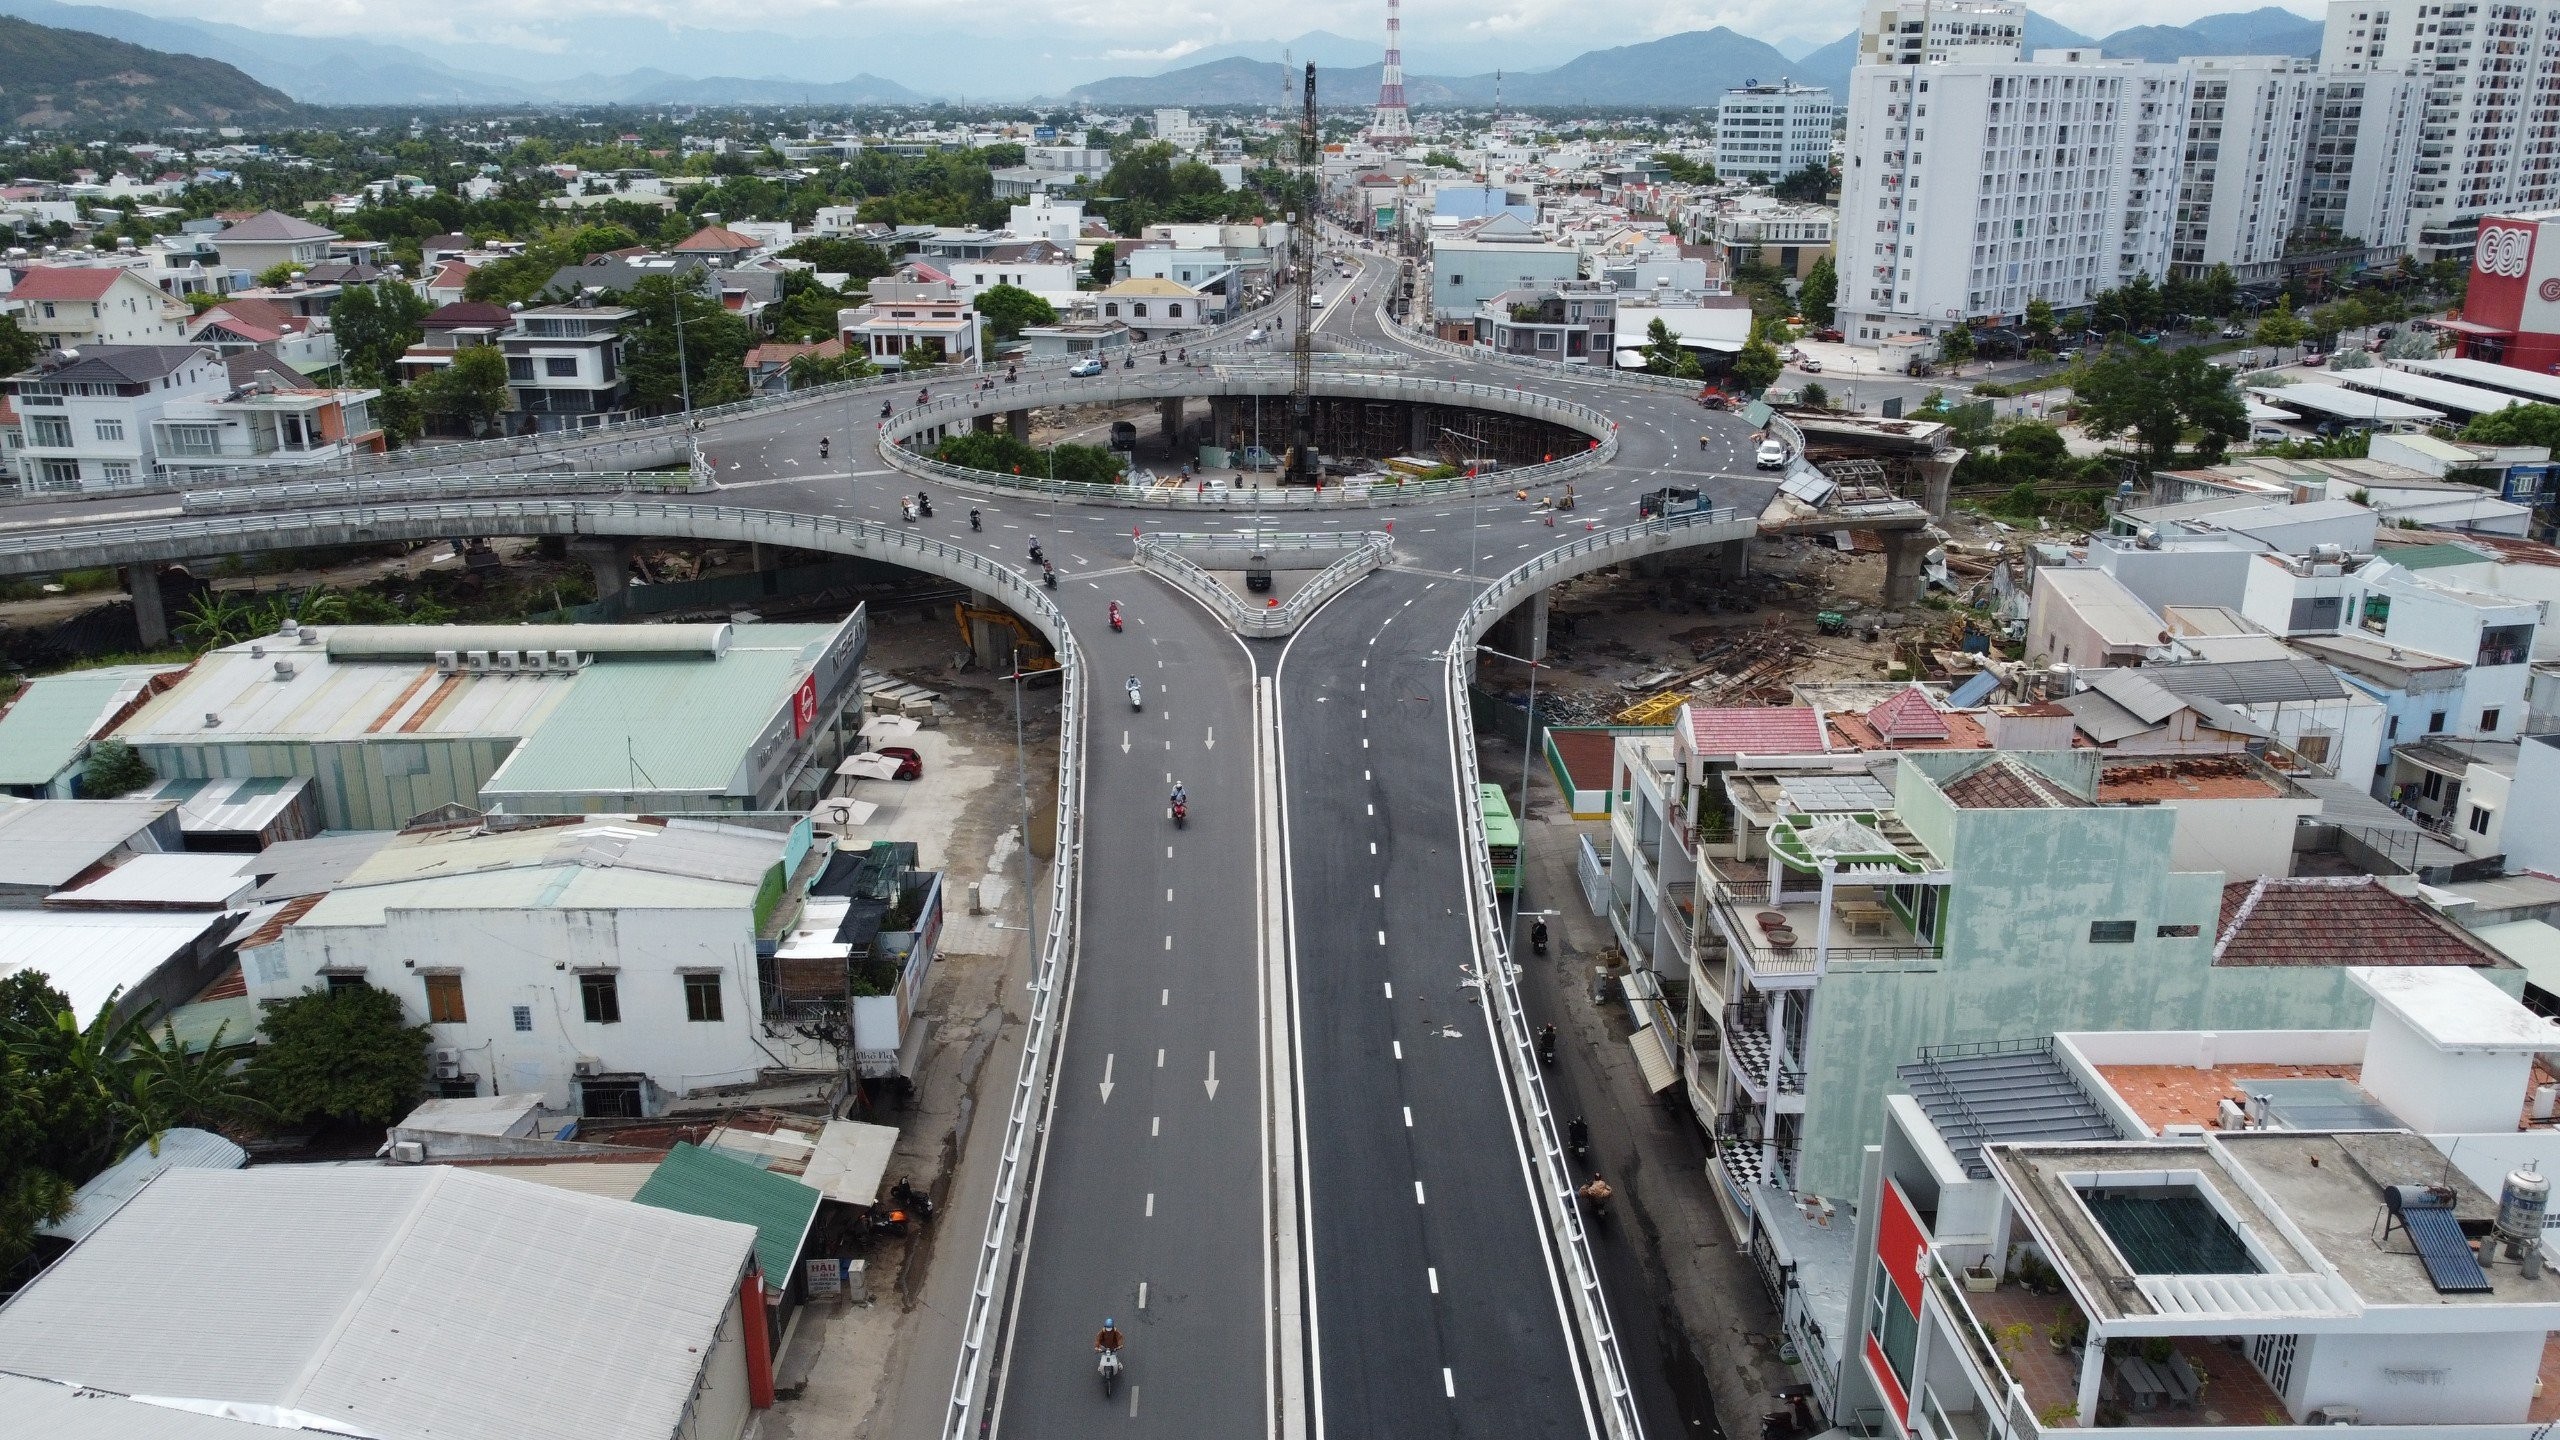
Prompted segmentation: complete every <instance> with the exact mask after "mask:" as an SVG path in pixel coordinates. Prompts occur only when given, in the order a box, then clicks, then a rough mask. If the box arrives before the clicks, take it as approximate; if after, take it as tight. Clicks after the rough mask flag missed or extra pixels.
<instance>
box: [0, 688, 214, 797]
mask: <svg viewBox="0 0 2560 1440" xmlns="http://www.w3.org/2000/svg"><path fill="white" fill-rule="evenodd" d="M170 668H173V667H169V666H160V665H152V666H142V665H118V666H112V667H109V668H107V669H103V670H76V671H73V672H72V673H70V674H68V675H47V676H45V677H43V678H42V679H39V680H30V681H28V682H27V688H26V689H25V691H23V692H22V693H20V695H19V696H18V699H17V703H15V704H13V705H11V706H10V707H9V712H8V713H7V714H5V715H0V785H43V784H46V783H48V782H50V781H51V780H52V779H53V777H55V776H56V775H59V774H61V773H62V772H63V771H64V770H67V769H69V768H70V767H71V765H72V763H73V762H75V761H77V760H78V759H79V758H80V752H81V747H83V746H85V745H87V744H88V743H89V739H90V737H91V736H93V735H95V734H97V733H98V731H99V729H100V728H101V727H102V726H104V725H105V724H106V722H107V719H108V717H109V716H112V715H114V714H115V713H116V711H117V710H119V709H121V708H123V707H124V705H125V704H126V702H128V701H130V700H132V699H133V697H135V696H136V695H139V694H141V693H142V687H143V686H145V685H148V684H150V683H151V677H152V676H154V675H158V674H161V673H163V672H164V671H165V670H168V669H170Z"/></svg>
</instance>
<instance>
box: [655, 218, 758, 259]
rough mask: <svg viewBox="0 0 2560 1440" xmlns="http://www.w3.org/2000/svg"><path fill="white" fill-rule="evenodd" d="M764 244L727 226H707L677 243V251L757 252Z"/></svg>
mask: <svg viewBox="0 0 2560 1440" xmlns="http://www.w3.org/2000/svg"><path fill="white" fill-rule="evenodd" d="M763 246H764V242H763V241H761V240H758V239H757V238H756V237H754V236H753V235H741V234H739V233H738V232H737V231H735V230H732V229H730V228H729V227H728V226H726V225H705V226H703V227H702V228H701V229H699V230H696V231H694V232H693V233H692V234H690V235H687V236H686V237H684V238H683V239H681V240H679V241H677V242H676V250H677V251H678V253H682V252H684V251H688V250H757V249H761V248H763Z"/></svg>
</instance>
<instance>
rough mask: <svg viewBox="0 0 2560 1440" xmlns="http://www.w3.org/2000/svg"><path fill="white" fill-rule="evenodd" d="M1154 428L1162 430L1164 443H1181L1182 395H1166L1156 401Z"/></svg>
mask: <svg viewBox="0 0 2560 1440" xmlns="http://www.w3.org/2000/svg"><path fill="white" fill-rule="evenodd" d="M1156 428H1157V429H1158V430H1160V431H1162V432H1163V434H1164V439H1165V443H1166V444H1168V445H1176V446H1178V445H1180V444H1181V443H1182V397H1181V396H1179V395H1172V396H1168V397H1166V398H1165V399H1162V400H1159V401H1157V402H1156Z"/></svg>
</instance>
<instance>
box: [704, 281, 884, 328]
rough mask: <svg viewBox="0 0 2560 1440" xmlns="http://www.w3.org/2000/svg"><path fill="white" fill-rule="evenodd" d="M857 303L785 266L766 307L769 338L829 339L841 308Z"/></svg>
mask: <svg viewBox="0 0 2560 1440" xmlns="http://www.w3.org/2000/svg"><path fill="white" fill-rule="evenodd" d="M860 303H862V301H861V297H860V296H857V295H848V294H846V293H845V292H844V291H842V290H833V289H829V288H828V287H827V286H825V285H822V284H820V283H818V277H817V276H816V275H814V274H812V273H810V272H809V271H806V270H785V271H783V272H782V294H781V296H780V298H778V299H777V300H775V302H774V303H773V304H772V305H770V306H768V307H766V309H765V312H764V315H765V322H766V324H767V325H769V326H770V327H771V329H772V331H773V338H774V339H776V340H781V341H784V342H786V343H790V344H795V345H807V344H811V343H814V342H816V341H820V340H833V339H835V338H836V336H837V335H838V334H839V333H840V332H839V328H838V320H839V318H840V317H841V316H842V314H843V312H844V310H845V309H846V308H847V307H848V306H852V305H858V304H860ZM685 323H687V324H688V325H689V324H691V323H692V312H691V311H687V312H685ZM688 338H690V337H688Z"/></svg>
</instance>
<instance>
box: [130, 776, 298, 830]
mask: <svg viewBox="0 0 2560 1440" xmlns="http://www.w3.org/2000/svg"><path fill="white" fill-rule="evenodd" d="M310 788H311V781H310V780H309V779H308V778H306V777H304V776H300V775H237V776H216V777H215V778H213V779H210V780H199V779H195V778H193V777H190V776H171V777H170V778H168V779H166V780H163V781H161V782H159V783H158V784H156V785H153V786H152V787H151V788H150V789H148V790H145V791H142V792H141V793H140V794H139V796H137V797H136V798H139V799H149V800H175V801H177V802H178V823H179V824H180V825H181V826H183V827H184V828H186V829H188V830H230V831H246V832H249V833H251V834H255V833H256V832H258V831H261V830H264V829H266V828H267V826H268V825H269V824H270V823H272V822H273V821H274V820H275V818H276V817H277V816H279V815H282V814H283V813H285V812H286V811H287V810H290V809H292V808H293V805H294V803H295V802H296V801H298V800H300V799H301V798H302V792H304V791H305V790H308V789H310Z"/></svg>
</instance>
